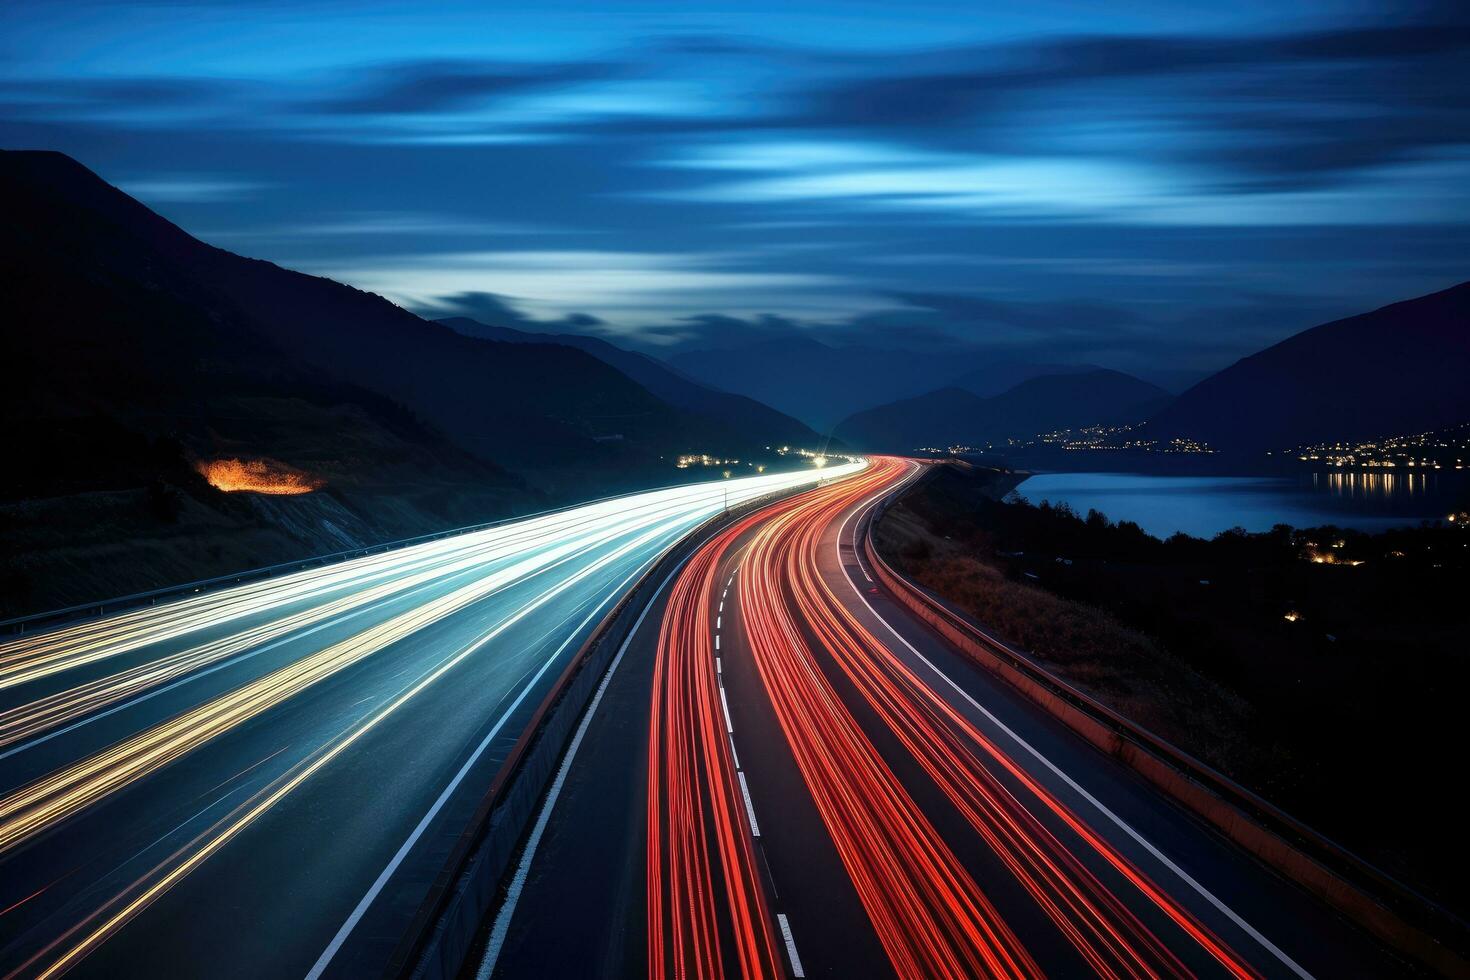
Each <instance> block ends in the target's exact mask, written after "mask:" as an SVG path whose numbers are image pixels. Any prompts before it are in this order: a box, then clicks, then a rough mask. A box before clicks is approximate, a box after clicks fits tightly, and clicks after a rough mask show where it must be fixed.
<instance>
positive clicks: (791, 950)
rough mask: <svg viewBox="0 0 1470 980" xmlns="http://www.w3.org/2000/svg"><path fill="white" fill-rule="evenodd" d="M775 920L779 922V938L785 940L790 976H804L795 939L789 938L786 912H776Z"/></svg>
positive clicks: (789, 924) (789, 929) (788, 923)
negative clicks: (789, 958) (789, 959)
mask: <svg viewBox="0 0 1470 980" xmlns="http://www.w3.org/2000/svg"><path fill="white" fill-rule="evenodd" d="M776 921H777V922H779V923H781V938H782V939H784V940H786V955H787V956H789V957H791V974H792V976H797V977H804V976H806V971H805V970H803V969H802V968H801V957H800V956H799V955H797V952H796V940H795V939H792V938H791V923H790V922H788V921H787V920H786V913H785V912H777V913H776Z"/></svg>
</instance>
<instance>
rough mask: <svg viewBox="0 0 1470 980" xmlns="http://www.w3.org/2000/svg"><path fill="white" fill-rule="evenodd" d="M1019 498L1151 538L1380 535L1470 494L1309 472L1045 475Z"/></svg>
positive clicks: (1427, 483) (1412, 477)
mask: <svg viewBox="0 0 1470 980" xmlns="http://www.w3.org/2000/svg"><path fill="white" fill-rule="evenodd" d="M1016 493H1017V494H1019V495H1021V496H1023V497H1025V498H1026V499H1027V500H1030V501H1031V502H1032V503H1040V502H1041V501H1043V500H1050V501H1051V502H1052V503H1054V504H1057V503H1063V502H1065V503H1066V504H1068V505H1069V506H1070V507H1071V508H1072V509H1073V510H1075V511H1076V512H1077V513H1078V514H1082V515H1086V513H1087V511H1088V510H1089V509H1090V508H1096V509H1097V510H1100V511H1102V512H1103V513H1104V514H1106V515H1107V516H1108V517H1109V519H1111V520H1115V521H1134V522H1136V523H1137V524H1138V525H1139V526H1140V527H1142V528H1143V529H1144V530H1145V531H1147V532H1148V533H1150V534H1153V535H1156V536H1158V537H1168V536H1169V535H1171V534H1173V533H1174V532H1176V531H1183V532H1185V533H1186V534H1192V535H1195V536H1196V537H1204V538H1209V537H1213V536H1214V535H1216V534H1218V533H1220V532H1221V531H1224V530H1226V529H1228V528H1232V527H1243V528H1245V529H1246V530H1248V531H1266V530H1269V529H1270V528H1271V526H1272V525H1273V524H1291V525H1293V526H1294V527H1313V526H1315V525H1319V524H1336V525H1338V526H1340V527H1353V528H1359V529H1361V530H1364V531H1378V530H1383V529H1384V528H1388V527H1394V526H1399V525H1404V524H1410V525H1412V524H1417V523H1419V521H1421V520H1426V519H1429V520H1432V519H1435V518H1439V519H1443V518H1444V517H1445V515H1446V514H1448V513H1449V512H1450V510H1451V508H1452V507H1455V506H1459V507H1464V506H1465V503H1466V498H1467V496H1470V473H1467V472H1466V471H1460V470H1429V471H1423V472H1418V473H1405V472H1396V473H1383V472H1378V473H1351V472H1341V473H1302V474H1300V475H1299V476H1289V477H1273V476H1152V475H1143V474H1133V473H1038V474H1037V475H1035V476H1032V477H1030V478H1028V479H1027V480H1026V481H1025V482H1024V483H1022V484H1021V485H1020V487H1019V488H1017V490H1016Z"/></svg>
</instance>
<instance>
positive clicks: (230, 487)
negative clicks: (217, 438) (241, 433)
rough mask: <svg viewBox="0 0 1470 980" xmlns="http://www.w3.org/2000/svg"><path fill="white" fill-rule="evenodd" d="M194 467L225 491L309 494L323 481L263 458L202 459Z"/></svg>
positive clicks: (318, 487)
mask: <svg viewBox="0 0 1470 980" xmlns="http://www.w3.org/2000/svg"><path fill="white" fill-rule="evenodd" d="M196 469H198V470H199V473H200V475H201V476H203V477H204V478H205V479H206V480H208V481H209V483H210V486H212V487H214V488H215V489H216V490H223V491H225V492H226V493H237V492H245V493H271V494H298V493H311V492H312V491H313V490H320V489H321V488H322V486H324V485H325V481H324V480H320V479H317V478H316V477H314V476H309V475H307V474H305V473H302V472H301V471H299V470H294V469H292V468H291V467H289V466H286V465H285V464H283V463H277V462H274V461H272V460H266V459H213V460H203V461H201V462H200V463H198V464H197V466H196Z"/></svg>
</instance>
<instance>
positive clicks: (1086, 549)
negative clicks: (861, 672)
mask: <svg viewBox="0 0 1470 980" xmlns="http://www.w3.org/2000/svg"><path fill="white" fill-rule="evenodd" d="M1015 482H1016V481H1015V478H1014V477H1013V476H1012V475H1010V474H1007V473H1004V472H1001V471H996V470H984V469H970V468H966V467H964V466H963V465H961V466H946V467H944V468H943V470H942V471H941V472H939V473H937V474H935V475H934V476H933V477H932V478H931V479H929V480H927V481H926V482H925V483H923V484H921V485H920V487H919V488H918V489H916V490H914V491H912V492H911V493H909V494H908V495H907V496H906V497H905V498H904V499H903V500H902V502H900V503H899V504H897V505H895V506H894V507H892V508H890V510H889V511H888V514H887V516H885V517H884V518H883V520H882V521H881V522H880V523H879V525H878V528H877V531H876V535H877V542H878V546H879V548H880V549H881V550H882V551H883V553H884V555H885V556H886V557H887V558H888V559H889V560H890V561H892V562H894V563H895V566H896V567H898V568H900V569H901V570H902V571H903V572H904V573H905V574H907V575H909V576H910V577H911V578H912V579H914V580H915V581H917V582H919V583H920V584H922V585H924V586H925V587H927V588H929V589H931V590H932V591H934V592H936V593H937V594H939V595H942V596H944V597H945V598H946V599H948V600H950V601H951V602H953V603H955V604H956V605H957V606H959V607H960V608H961V609H963V610H965V611H966V612H967V613H969V614H970V615H971V616H973V617H974V618H975V619H976V620H977V621H979V622H980V623H982V624H984V625H986V626H987V627H989V628H990V629H991V630H992V631H993V632H995V633H997V634H998V635H1000V636H1002V637H1004V638H1006V639H1007V641H1008V642H1011V643H1012V644H1014V645H1015V646H1017V647H1019V648H1020V649H1022V650H1025V651H1028V652H1030V653H1031V654H1032V655H1033V656H1034V657H1036V659H1037V660H1038V661H1040V662H1042V663H1043V664H1045V665H1046V666H1047V667H1048V668H1049V669H1051V670H1052V671H1054V672H1055V673H1056V674H1057V675H1059V676H1060V677H1062V678H1064V679H1065V680H1067V681H1068V682H1070V683H1072V684H1074V685H1075V686H1077V687H1079V688H1082V689H1083V690H1086V691H1087V692H1088V693H1090V694H1092V695H1093V696H1094V697H1096V698H1098V699H1099V700H1101V701H1103V702H1104V703H1106V704H1108V705H1110V706H1111V707H1113V708H1114V709H1115V710H1117V711H1119V712H1120V713H1122V714H1124V715H1126V716H1128V717H1130V718H1132V719H1133V720H1134V721H1136V722H1138V723H1139V724H1141V725H1143V726H1145V727H1147V728H1149V729H1151V730H1152V731H1154V732H1155V733H1157V734H1158V735H1160V736H1162V737H1164V738H1166V739H1168V740H1170V741H1172V742H1174V743H1175V744H1176V745H1178V746H1180V747H1181V748H1183V749H1185V750H1186V751H1188V752H1190V753H1192V754H1193V755H1195V756H1196V757H1198V758H1199V759H1201V760H1202V761H1204V762H1206V763H1207V764H1209V765H1211V766H1214V767H1215V768H1217V769H1219V770H1221V771H1222V772H1225V773H1227V774H1228V775H1230V776H1231V777H1232V778H1234V779H1236V780H1237V781H1239V782H1241V783H1242V784H1243V785H1246V786H1248V787H1250V788H1252V789H1254V790H1255V791H1257V792H1258V793H1260V794H1261V795H1263V796H1265V797H1267V798H1268V799H1270V800H1272V801H1273V802H1275V803H1277V804H1278V805H1280V806H1282V807H1283V808H1285V809H1286V810H1288V811H1289V812H1292V813H1294V814H1295V815H1297V816H1298V817H1300V818H1301V819H1304V820H1306V821H1307V822H1308V823H1310V824H1312V825H1313V826H1315V827H1317V828H1318V829H1319V830H1321V831H1322V832H1324V833H1326V834H1328V835H1329V836H1331V837H1335V838H1337V839H1338V840H1340V841H1341V842H1342V843H1343V844H1344V845H1346V846H1348V847H1349V848H1351V849H1353V850H1355V851H1357V852H1358V853H1359V854H1360V855H1362V856H1363V857H1365V858H1367V859H1369V860H1370V861H1373V862H1375V863H1378V864H1379V865H1380V866H1382V867H1384V868H1385V870H1388V871H1389V872H1390V873H1393V874H1396V875H1398V876H1399V877H1401V878H1403V879H1404V880H1406V881H1407V882H1409V883H1411V884H1413V885H1415V886H1417V887H1419V888H1421V889H1422V890H1424V891H1426V892H1428V893H1430V894H1431V895H1432V896H1433V897H1435V898H1437V899H1438V900H1440V901H1441V902H1443V903H1444V904H1446V905H1448V906H1450V907H1451V908H1453V909H1455V910H1457V911H1458V912H1459V913H1460V914H1461V915H1464V914H1465V912H1466V910H1467V908H1470V885H1467V880H1470V879H1467V875H1466V872H1467V871H1470V862H1467V859H1466V856H1465V853H1464V851H1463V849H1461V848H1459V847H1458V846H1457V845H1453V844H1451V845H1450V846H1446V845H1447V842H1454V841H1457V840H1458V839H1459V836H1460V833H1461V818H1460V817H1459V815H1458V814H1459V808H1458V805H1455V804H1451V803H1450V799H1452V798H1458V794H1459V786H1458V784H1459V779H1458V777H1457V776H1456V775H1455V774H1456V773H1458V772H1459V771H1460V770H1461V768H1462V766H1463V763H1462V762H1461V760H1460V748H1461V746H1463V744H1464V741H1465V728H1464V721H1463V717H1462V716H1463V714H1464V712H1463V709H1462V708H1461V707H1460V704H1461V702H1460V697H1461V696H1462V693H1463V692H1464V691H1465V690H1466V684H1467V682H1470V652H1467V651H1470V645H1467V643H1466V640H1465V637H1466V636H1467V635H1470V603H1467V602H1466V600H1465V596H1466V595H1467V594H1470V590H1467V585H1470V526H1466V525H1465V520H1464V519H1463V518H1462V519H1461V520H1458V521H1454V522H1451V521H1444V522H1438V523H1436V524H1435V525H1432V526H1430V525H1426V526H1421V527H1417V528H1405V529H1401V530H1395V531H1389V532H1384V533H1380V534H1372V535H1370V534H1363V533H1359V532H1353V531H1347V530H1342V529H1338V528H1332V527H1323V528H1311V529H1293V528H1289V527H1286V526H1284V525H1282V526H1278V527H1276V528H1274V529H1272V530H1271V531H1268V532H1265V533H1260V534H1250V533H1246V532H1244V531H1239V530H1236V531H1228V532H1225V533H1223V534H1221V535H1218V536H1217V537H1215V538H1214V539H1212V540H1208V541H1207V540H1202V539H1198V538H1191V537H1188V536H1186V535H1175V536H1174V537H1171V538H1169V539H1167V540H1160V539H1158V538H1154V537H1151V536H1149V535H1147V534H1145V533H1144V532H1143V531H1142V530H1141V529H1140V528H1139V527H1138V526H1137V525H1136V524H1132V523H1130V522H1120V523H1115V522H1112V521H1109V520H1108V519H1107V518H1106V516H1105V515H1102V514H1099V513H1097V512H1096V511H1093V512H1090V513H1088V514H1086V515H1079V514H1076V513H1073V512H1072V511H1071V510H1070V509H1069V508H1067V507H1066V506H1053V505H1051V504H1049V503H1047V502H1045V501H1042V502H1039V503H1035V504H1033V503H1030V502H1027V501H1025V500H1017V499H1015V498H1014V497H1010V498H1005V499H1000V498H1001V497H1002V495H1003V494H1004V493H1005V491H1006V490H1008V489H1009V488H1010V487H1011V486H1013V485H1014V484H1015ZM1022 491H1023V492H1024V485H1022Z"/></svg>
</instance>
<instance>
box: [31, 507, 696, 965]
mask: <svg viewBox="0 0 1470 980" xmlns="http://www.w3.org/2000/svg"><path fill="white" fill-rule="evenodd" d="M673 523H675V522H670V524H673ZM669 533H670V527H669V526H658V527H655V528H654V529H653V530H651V531H648V532H647V533H645V534H644V535H642V536H640V537H639V538H637V539H635V540H633V541H631V542H629V543H627V544H625V545H623V546H621V547H619V548H618V549H617V550H616V551H614V552H611V553H609V554H608V555H605V556H603V557H602V558H599V559H598V560H597V561H595V562H593V563H592V564H590V565H588V566H587V567H586V568H584V569H583V570H581V571H579V572H578V573H577V574H575V575H573V576H572V577H570V578H568V579H566V580H563V581H561V582H559V583H558V584H557V585H555V586H554V587H553V588H550V589H547V590H545V591H544V592H542V593H541V594H539V595H538V596H536V597H535V598H534V599H532V600H531V601H530V602H527V603H526V604H525V605H523V606H522V607H521V608H520V609H518V610H517V611H516V612H515V613H513V614H512V615H511V616H509V617H507V618H506V619H504V620H502V621H501V622H500V623H498V624H497V625H496V626H495V627H494V628H493V629H492V630H490V631H489V632H487V633H485V634H483V635H481V636H480V637H478V638H476V639H475V640H474V641H473V642H471V643H470V644H469V645H467V646H465V647H463V648H462V649H460V650H459V651H457V652H456V653H454V654H453V655H452V656H450V657H449V658H447V659H446V660H444V661H443V662H441V663H439V664H438V665H436V666H435V667H433V668H432V669H430V670H429V671H427V672H425V673H424V674H421V675H420V676H419V677H418V678H416V679H415V681H414V682H413V683H412V684H411V686H410V687H409V688H408V689H407V690H406V691H404V692H403V693H401V694H399V695H398V696H397V697H395V698H394V699H393V700H392V701H391V702H389V703H388V704H387V705H385V706H384V707H382V708H381V709H379V710H377V711H375V712H373V713H372V714H371V715H370V716H369V717H368V718H367V719H366V720H365V721H362V722H359V723H358V724H356V725H355V726H353V727H352V728H351V729H350V730H349V731H348V732H346V733H345V734H344V735H343V736H341V737H340V738H339V739H338V740H337V741H335V742H334V743H331V744H329V745H327V746H324V747H322V748H321V749H319V750H318V751H317V752H316V753H315V754H313V755H312V756H311V757H309V758H307V759H305V760H303V761H302V762H300V763H298V764H297V765H296V766H295V767H293V768H292V769H291V770H289V771H288V772H286V773H284V774H283V775H281V776H280V777H278V778H277V779H275V780H274V781H272V783H270V784H269V785H267V786H266V787H264V788H262V789H261V790H260V791H258V792H257V793H256V794H255V795H254V796H252V797H251V798H250V799H249V800H247V801H245V802H244V803H242V804H241V805H240V806H238V807H236V809H235V810H234V811H232V812H231V813H230V814H229V815H227V816H226V817H224V818H223V819H221V820H219V821H217V822H216V823H215V824H214V825H213V826H212V827H210V828H209V829H208V830H207V831H205V832H204V833H202V834H200V835H199V836H197V837H195V838H194V839H193V840H192V841H190V842H189V843H188V844H186V845H185V846H183V847H181V848H179V849H178V850H177V851H175V852H174V853H173V854H171V855H170V856H169V857H168V858H167V859H165V860H164V861H163V862H160V863H159V864H158V865H157V866H156V867H155V868H154V869H153V871H151V872H150V873H149V874H147V875H144V876H143V877H142V878H140V879H139V880H138V881H136V882H134V883H133V884H132V885H130V886H129V887H128V888H127V889H124V890H123V892H121V893H119V894H118V895H116V896H114V898H113V899H111V900H110V901H109V902H107V903H106V904H104V905H103V906H102V907H101V908H99V909H98V910H96V911H95V912H93V913H92V914H91V915H89V916H88V917H87V918H85V919H84V920H82V921H81V922H79V923H78V924H77V925H75V926H73V927H72V928H71V929H69V930H68V931H67V932H66V933H64V934H63V935H61V936H60V937H58V938H57V939H56V940H54V941H53V942H52V943H50V944H49V945H47V946H46V947H45V948H44V949H42V950H41V951H40V952H38V953H37V954H35V955H34V956H32V957H31V958H30V959H29V960H28V961H26V963H24V964H22V965H21V967H20V968H18V969H17V970H16V971H14V972H13V973H11V974H10V975H9V976H16V975H19V974H20V973H21V972H23V971H25V970H27V969H29V968H30V967H32V966H34V965H36V964H37V963H38V962H39V961H40V960H42V959H44V958H46V956H47V955H49V954H50V953H52V952H54V951H55V950H56V949H57V948H58V947H60V946H62V945H65V944H66V943H67V942H68V941H69V940H71V939H72V938H73V937H75V936H76V935H78V934H79V933H81V932H83V931H85V930H86V929H87V927H88V926H89V925H90V924H92V923H94V922H98V920H101V921H100V924H98V925H97V926H96V927H95V928H92V929H91V930H90V931H88V932H86V934H85V935H84V936H82V938H80V939H79V940H77V941H76V943H75V945H73V946H71V947H70V948H69V949H67V950H66V951H65V952H64V953H62V955H61V956H59V957H58V958H57V959H56V960H55V961H53V962H52V963H51V964H49V965H48V966H47V967H46V968H45V969H43V970H42V971H41V972H39V973H37V974H36V977H37V978H38V980H43V978H49V977H55V976H60V975H61V974H63V973H65V972H67V971H68V970H70V969H71V968H72V967H73V966H75V965H76V964H77V963H78V962H79V961H80V960H81V959H83V958H84V957H85V956H86V955H87V954H88V953H90V952H91V951H92V950H93V949H95V948H96V947H97V946H98V945H100V944H101V943H102V942H104V941H106V939H107V938H108V937H109V936H111V935H113V934H114V933H116V932H117V930H118V929H120V928H122V927H123V926H124V925H126V924H127V922H128V921H129V920H131V919H132V918H133V917H135V916H136V915H137V914H138V913H139V912H141V911H142V910H143V909H145V908H146V907H147V906H148V905H149V904H151V903H152V902H153V901H155V900H156V899H157V898H158V896H159V895H161V894H163V893H164V892H165V891H167V890H168V889H169V888H171V887H173V885H175V884H177V883H178V882H179V881H180V880H181V879H182V878H184V877H185V876H186V875H187V874H188V873H189V872H190V871H192V870H193V869H194V868H196V867H198V866H199V865H200V864H201V863H203V862H204V861H205V860H206V859H208V858H209V856H210V855H212V854H214V853H215V852H217V851H218V850H219V849H220V848H222V847H223V846H225V845H226V844H227V843H229V842H230V841H231V840H232V839H234V838H235V837H237V836H239V834H240V833H242V832H243V831H244V830H245V829H246V828H248V827H249V826H250V825H251V824H252V823H254V822H255V821H256V820H258V819H259V818H260V817H261V816H263V815H264V814H265V813H267V812H268V811H269V810H270V809H271V808H272V807H274V806H275V805H276V804H277V803H279V802H280V801H281V800H283V799H285V798H286V797H287V796H288V795H290V793H291V792H292V791H293V790H295V789H296V788H297V787H299V786H300V785H301V784H302V783H304V782H306V780H307V779H309V778H310V777H311V776H312V775H313V774H314V773H316V772H318V771H319V770H320V769H321V768H322V767H324V766H326V765H327V764H328V763H330V762H331V761H332V760H333V759H336V758H337V757H338V756H340V755H341V754H342V753H343V752H345V751H347V749H349V748H350V747H351V746H352V745H353V744H354V743H356V742H357V741H358V740H360V739H361V738H363V737H364V736H365V735H367V734H368V733H369V732H371V731H372V730H373V729H375V728H376V727H378V725H380V724H382V723H383V722H384V721H385V720H387V719H388V718H390V717H391V716H392V714H393V713H394V712H396V711H397V710H398V709H400V708H401V707H403V705H405V704H407V703H408V702H410V701H411V700H413V698H415V697H416V696H417V695H419V694H420V693H421V692H423V691H424V690H425V689H426V688H428V687H429V686H430V685H432V684H433V683H434V682H435V681H437V680H439V679H440V678H441V677H443V676H444V675H445V674H447V673H448V672H449V671H450V670H452V669H453V668H454V667H456V666H458V665H459V664H460V663H462V662H463V661H464V660H465V659H466V658H468V657H470V656H471V655H473V654H474V653H476V652H477V651H478V650H480V649H482V648H483V647H484V646H485V645H486V644H488V643H489V642H490V641H491V640H493V639H494V638H495V637H497V636H499V635H500V634H502V633H504V632H505V631H506V630H508V629H510V628H511V627H512V626H514V625H515V624H516V623H519V622H520V621H521V620H523V619H525V618H526V617H528V616H530V615H531V614H532V613H534V612H536V611H537V610H538V609H540V608H541V607H542V606H544V605H546V604H547V603H548V602H550V601H551V600H553V599H555V598H557V597H558V596H559V595H561V594H562V593H564V592H566V591H567V590H569V589H571V588H573V587H574V586H576V585H577V584H579V583H580V582H582V581H584V580H585V579H587V578H589V577H591V576H592V575H594V574H596V573H597V572H599V571H601V570H602V569H603V568H604V567H606V566H608V565H612V564H615V563H616V562H618V561H621V560H622V559H623V558H625V557H627V556H628V555H629V554H632V553H636V552H637V551H638V550H639V549H640V548H643V547H645V546H646V545H647V544H649V543H651V542H654V541H657V540H658V539H660V538H663V537H666V536H667V535H668V534H669ZM635 574H636V573H635ZM630 577H631V576H630ZM625 581H626V580H625ZM550 665H551V660H547V661H546V662H545V663H543V664H542V668H541V671H540V672H538V673H537V675H536V676H535V677H533V678H532V679H531V681H529V682H528V684H527V686H526V688H525V689H529V686H530V685H532V684H534V683H535V681H536V680H537V679H539V677H540V674H541V673H544V671H545V670H546V668H547V667H549V666H550ZM111 909H116V911H111V912H110V911H109V910H111Z"/></svg>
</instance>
